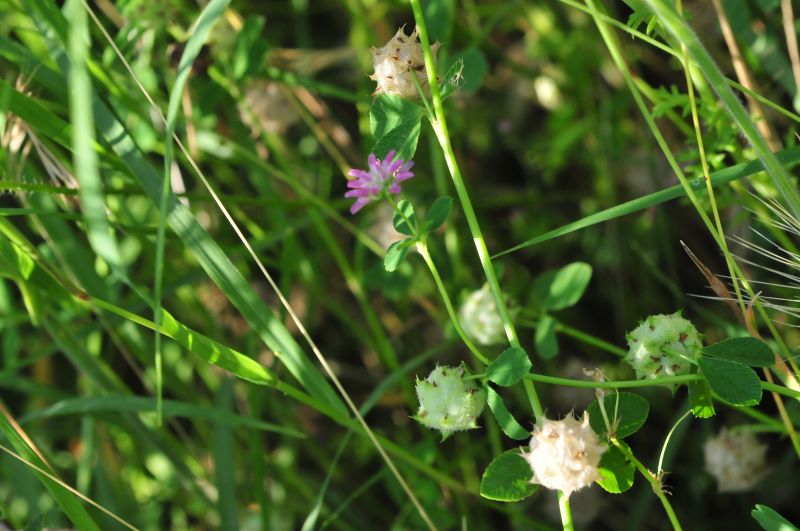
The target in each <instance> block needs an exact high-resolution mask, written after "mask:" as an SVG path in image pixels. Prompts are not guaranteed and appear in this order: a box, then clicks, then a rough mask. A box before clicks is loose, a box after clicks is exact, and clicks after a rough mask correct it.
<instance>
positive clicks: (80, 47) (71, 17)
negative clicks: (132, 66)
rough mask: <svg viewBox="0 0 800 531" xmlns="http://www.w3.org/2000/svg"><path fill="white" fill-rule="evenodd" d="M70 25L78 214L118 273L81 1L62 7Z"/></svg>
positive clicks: (91, 239) (73, 0)
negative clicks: (96, 148)
mask: <svg viewBox="0 0 800 531" xmlns="http://www.w3.org/2000/svg"><path fill="white" fill-rule="evenodd" d="M64 12H65V16H66V17H67V20H68V22H69V40H68V42H69V47H68V55H69V85H68V86H69V103H70V105H69V110H70V122H71V124H72V143H71V144H72V152H73V161H74V174H75V177H76V178H77V179H78V182H79V183H80V188H79V192H80V199H81V211H82V212H83V217H84V219H85V220H86V232H87V234H88V237H89V243H90V244H91V246H92V249H93V250H94V251H95V252H96V253H97V255H98V256H100V257H101V258H102V259H103V260H105V261H106V262H107V263H108V264H109V266H110V267H111V268H112V269H114V270H116V271H121V269H122V262H121V260H120V255H119V249H118V247H117V241H116V238H115V237H114V233H113V232H112V231H111V227H110V226H109V224H108V222H107V220H106V216H105V213H106V206H105V199H104V197H103V183H102V181H101V179H100V172H99V171H98V167H97V154H96V153H95V151H94V149H93V145H94V120H93V117H92V82H91V79H90V77H89V73H88V71H87V69H86V60H87V57H88V55H89V52H88V49H89V44H90V43H89V29H88V24H87V17H86V12H85V11H84V10H83V7H82V5H81V2H80V0H69V1H68V2H67V3H66V5H65V6H64Z"/></svg>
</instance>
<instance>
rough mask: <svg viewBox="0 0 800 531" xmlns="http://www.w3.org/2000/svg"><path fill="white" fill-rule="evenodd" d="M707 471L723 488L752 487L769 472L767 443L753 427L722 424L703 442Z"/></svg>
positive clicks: (736, 490)
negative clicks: (734, 428) (741, 428)
mask: <svg viewBox="0 0 800 531" xmlns="http://www.w3.org/2000/svg"><path fill="white" fill-rule="evenodd" d="M703 453H704V454H705V461H706V471H707V472H708V473H709V474H711V475H712V476H714V479H716V480H717V486H718V489H719V491H720V492H744V491H746V490H750V489H752V488H753V487H754V486H755V485H756V483H758V482H759V481H760V480H761V478H763V477H764V474H766V472H767V465H766V455H767V447H766V445H764V444H763V443H761V442H759V440H758V438H757V437H756V436H755V435H754V434H753V433H752V432H749V431H728V430H726V429H725V428H722V430H720V432H719V433H718V434H717V436H716V437H712V438H710V439H708V440H707V441H706V442H705V444H704V445H703Z"/></svg>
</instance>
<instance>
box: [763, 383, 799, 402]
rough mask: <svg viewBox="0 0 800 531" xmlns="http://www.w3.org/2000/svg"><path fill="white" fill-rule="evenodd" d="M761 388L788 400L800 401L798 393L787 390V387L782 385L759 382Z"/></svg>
mask: <svg viewBox="0 0 800 531" xmlns="http://www.w3.org/2000/svg"><path fill="white" fill-rule="evenodd" d="M761 388H762V389H763V390H764V391H771V392H773V393H778V394H779V395H784V396H788V397H790V398H797V399H800V391H795V390H794V389H789V388H788V387H784V386H782V385H777V384H774V383H769V382H765V381H763V380H762V381H761Z"/></svg>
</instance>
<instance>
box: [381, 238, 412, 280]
mask: <svg viewBox="0 0 800 531" xmlns="http://www.w3.org/2000/svg"><path fill="white" fill-rule="evenodd" d="M411 243H412V241H411V239H410V238H406V239H405V240H400V241H399V242H394V243H393V244H392V245H390V246H389V249H387V250H386V256H385V257H384V258H383V267H384V269H386V271H388V272H390V273H391V272H392V271H394V270H396V269H397V268H398V267H399V266H400V262H402V261H403V258H405V257H406V255H407V254H408V250H409V248H410V247H411Z"/></svg>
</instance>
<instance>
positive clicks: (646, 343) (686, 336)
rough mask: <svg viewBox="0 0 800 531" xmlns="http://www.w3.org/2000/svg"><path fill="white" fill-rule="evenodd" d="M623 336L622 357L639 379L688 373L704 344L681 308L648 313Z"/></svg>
mask: <svg viewBox="0 0 800 531" xmlns="http://www.w3.org/2000/svg"><path fill="white" fill-rule="evenodd" d="M626 337H627V339H628V355H627V356H626V357H625V361H627V362H628V363H629V364H630V365H631V366H632V367H633V369H634V370H635V371H636V377H637V378H639V379H640V380H642V379H652V378H659V377H661V376H677V375H680V374H688V372H689V370H690V369H691V367H692V361H691V360H696V359H697V358H698V356H699V355H700V351H701V350H702V348H703V341H702V339H701V336H700V333H699V332H698V331H697V328H695V327H694V325H693V324H692V323H691V321H689V320H687V319H684V318H683V317H681V312H675V313H673V314H672V315H663V314H661V315H651V316H650V317H648V318H647V319H645V320H644V321H642V322H641V323H640V324H639V326H637V327H636V328H635V329H633V330H632V331H631V332H629V333H628V335H627V336H626Z"/></svg>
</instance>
